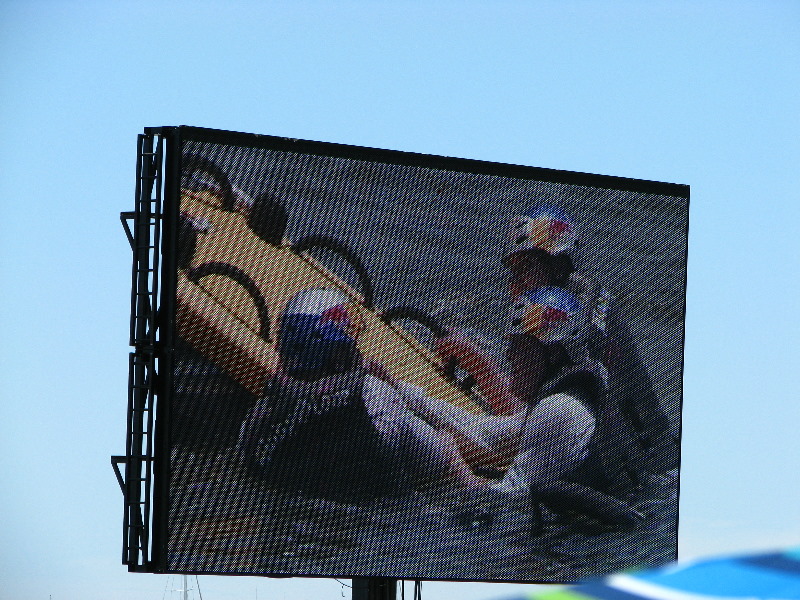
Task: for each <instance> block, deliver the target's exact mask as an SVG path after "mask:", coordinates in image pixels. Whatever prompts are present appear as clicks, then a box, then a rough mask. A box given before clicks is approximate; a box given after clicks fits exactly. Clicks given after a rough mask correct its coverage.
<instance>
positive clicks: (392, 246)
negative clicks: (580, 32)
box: [153, 127, 688, 582]
mask: <svg viewBox="0 0 800 600" xmlns="http://www.w3.org/2000/svg"><path fill="white" fill-rule="evenodd" d="M172 131H173V134H174V135H173V137H168V138H167V152H166V156H167V159H166V161H167V165H168V166H167V169H166V179H165V182H164V190H165V204H164V211H163V213H164V247H163V249H162V254H163V261H162V264H163V270H162V273H161V277H162V279H161V285H162V287H163V291H162V293H163V294H164V298H165V300H164V301H163V302H162V308H164V309H165V310H167V311H168V314H167V315H165V318H163V319H162V321H161V322H162V323H169V326H168V327H167V326H166V325H165V327H167V329H165V333H164V334H163V335H162V337H161V345H160V346H159V349H158V352H159V353H160V354H159V356H160V357H161V366H162V371H163V370H164V369H168V373H166V374H164V373H163V372H162V375H165V376H163V377H161V378H159V381H160V382H163V383H162V384H161V385H162V387H161V388H159V389H158V390H157V392H158V412H157V419H156V424H155V431H156V436H157V437H156V441H157V443H156V452H155V461H156V465H157V466H156V471H155V477H156V496H155V500H154V504H153V507H154V508H153V510H154V518H153V519H154V523H155V524H156V529H157V532H156V533H155V537H156V539H157V541H158V543H157V548H156V550H154V558H156V559H157V561H156V563H155V564H157V565H160V566H159V568H160V569H161V570H164V571H168V572H191V573H207V574H247V575H273V576H274V575H278V576H281V575H283V576H311V577H347V578H350V577H391V578H399V579H425V580H454V581H462V580H463V581H508V582H570V581H574V580H576V579H578V578H585V577H588V576H593V575H599V574H604V573H608V572H610V571H616V570H619V569H625V568H633V567H637V566H644V565H648V566H650V565H657V564H661V563H664V562H667V561H669V560H673V559H674V558H675V557H676V548H677V524H678V518H677V516H678V515H677V509H678V473H679V459H680V407H681V378H682V363H683V327H684V305H685V300H684V299H685V272H686V253H687V230H688V187H687V186H681V185H675V184H666V183H655V182H648V181H640V180H633V179H623V178H616V177H605V176H597V175H586V174H580V173H570V172H564V171H554V170H549V169H536V168H531V167H519V166H512V165H504V164H495V163H486V162H479V161H470V160H461V159H452V158H442V157H433V156H424V155H417V154H409V153H402V152H392V151H385V150H373V149H367V148H357V147H352V146H341V145H334V144H324V143H316V142H303V141H297V140H289V139H285V138H274V137H269V136H256V135H247V134H233V133H229V132H222V131H214V130H205V129H197V128H187V127H181V128H174V130H172ZM169 165H172V167H171V168H170V166H169Z"/></svg>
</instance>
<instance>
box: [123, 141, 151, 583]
mask: <svg viewBox="0 0 800 600" xmlns="http://www.w3.org/2000/svg"><path fill="white" fill-rule="evenodd" d="M163 147H164V143H163V138H162V137H160V136H157V135H155V134H145V135H140V136H139V138H138V153H137V162H136V205H135V210H134V211H133V212H123V213H121V214H120V220H121V221H122V224H123V227H124V229H125V234H126V235H127V237H128V241H129V242H130V243H131V248H132V250H133V272H132V293H131V324H130V340H129V343H130V345H131V346H133V348H134V351H133V352H131V353H130V357H129V374H128V378H129V381H128V431H127V441H126V447H125V456H124V457H116V456H115V457H112V459H111V462H112V466H113V467H114V472H115V474H116V475H117V480H118V481H119V483H120V486H121V487H122V489H123V494H124V497H125V517H124V522H123V528H124V534H123V539H124V544H123V550H122V562H123V564H127V565H128V569H129V570H131V571H140V570H144V569H145V567H146V565H147V564H148V562H149V560H150V530H151V499H152V474H153V426H154V414H155V412H154V409H155V400H156V387H155V381H156V377H157V370H158V359H157V356H156V346H157V344H158V324H157V323H156V315H157V314H158V302H159V296H158V283H159V259H160V243H161V219H162V179H163V177H162V175H163V169H162V165H163ZM129 221H132V222H133V229H132V230H131V227H130V226H129ZM120 464H124V465H125V470H124V477H123V476H122V474H121V473H120V470H119V466H118V465H120Z"/></svg>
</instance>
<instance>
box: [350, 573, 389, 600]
mask: <svg viewBox="0 0 800 600" xmlns="http://www.w3.org/2000/svg"><path fill="white" fill-rule="evenodd" d="M352 599H353V600H397V579H391V578H389V577H358V578H354V579H353V595H352Z"/></svg>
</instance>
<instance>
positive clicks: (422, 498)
mask: <svg viewBox="0 0 800 600" xmlns="http://www.w3.org/2000/svg"><path fill="white" fill-rule="evenodd" d="M193 149H194V150H195V151H196V150H198V149H199V146H196V147H194V148H193ZM204 150H206V151H207V150H209V148H205V149H204ZM215 150H218V149H216V148H215ZM248 152H249V151H248ZM255 155H258V156H259V157H260V159H261V162H260V163H259V164H258V166H256V167H253V168H246V167H244V166H243V165H244V162H243V157H246V156H247V154H246V153H243V152H242V151H241V150H240V151H238V152H234V151H232V150H230V149H228V150H222V151H220V153H219V154H218V155H217V160H218V162H219V163H220V164H221V165H224V166H225V167H226V168H227V169H228V170H229V173H230V175H231V178H232V180H233V182H234V184H235V185H237V186H239V187H240V188H242V189H244V190H245V191H247V192H248V193H250V194H251V195H253V196H256V195H259V194H260V193H262V192H264V191H269V192H270V193H272V194H274V195H275V196H277V197H279V198H280V199H282V200H283V201H284V202H285V203H286V205H287V206H288V207H289V209H290V226H289V231H288V232H287V235H288V236H289V237H290V238H291V239H298V238H300V237H302V236H305V235H309V234H324V235H331V236H334V237H336V238H337V239H340V240H343V241H345V242H346V243H347V244H348V245H349V246H350V247H351V248H352V249H353V250H354V252H355V253H356V254H357V255H358V256H360V257H361V259H362V260H363V261H364V263H365V264H366V266H367V269H368V271H369V272H370V274H371V276H372V279H373V283H374V286H375V289H376V297H377V300H376V305H377V306H378V307H379V308H383V309H386V308H389V307H391V306H398V305H411V306H415V307H418V308H422V309H424V310H426V311H428V312H429V313H433V314H436V315H437V316H438V317H439V318H440V319H441V320H442V321H444V322H445V324H447V325H450V326H455V327H460V328H467V329H469V330H471V331H473V332H474V333H475V334H476V335H480V336H483V337H484V338H485V339H487V340H489V344H490V345H491V344H492V343H493V342H492V340H497V341H496V342H494V343H495V345H501V344H502V342H501V341H499V340H501V336H502V334H503V333H504V332H505V331H506V329H507V327H508V323H507V311H508V304H509V300H508V293H507V284H506V281H505V275H504V272H503V269H502V267H501V265H500V257H501V256H502V254H503V252H504V248H505V228H506V224H507V223H508V222H509V221H510V218H511V216H512V215H514V214H517V213H518V212H521V211H524V210H525V209H526V208H528V207H530V206H531V205H533V204H535V203H537V202H549V203H553V204H558V205H560V206H562V207H563V208H565V209H566V210H567V211H568V212H569V213H570V214H571V215H572V216H573V218H574V219H575V220H576V221H577V223H578V225H579V229H580V238H581V247H580V250H579V252H578V253H577V262H578V267H579V269H580V270H582V271H584V272H585V273H587V274H589V275H591V276H592V277H593V278H594V279H596V280H598V281H599V282H601V283H602V284H603V285H605V286H606V287H607V288H608V289H609V290H610V291H611V292H612V294H613V296H614V298H615V309H616V310H617V311H618V313H619V314H621V315H624V321H625V324H626V327H627V329H628V331H629V334H630V339H631V340H632V344H633V346H632V348H631V351H632V352H633V353H634V354H635V355H637V356H638V357H639V359H640V363H639V364H640V365H641V367H642V369H641V372H642V374H643V377H644V379H645V380H646V381H644V384H646V385H647V386H650V385H652V390H654V392H655V396H656V398H657V402H658V403H659V404H660V406H661V407H662V409H663V411H664V413H666V414H667V415H668V417H669V420H670V423H671V428H672V431H671V435H672V436H674V437H676V438H677V437H678V436H679V425H680V420H679V417H680V401H681V365H682V339H683V307H684V300H683V294H684V289H683V286H684V278H685V264H684V260H685V249H686V246H685V244H686V206H685V204H684V201H683V200H681V199H676V198H670V197H663V196H655V195H651V194H643V193H634V192H623V191H614V190H600V189H596V188H587V187H581V186H570V185H564V184H555V183H546V182H540V181H533V180H530V181H528V180H513V179H508V178H503V177H497V176H491V175H480V174H470V173H440V172H435V171H432V170H428V169H424V168H418V167H396V166H390V165H383V164H380V163H366V162H357V161H348V160H344V159H335V158H325V157H312V158H305V159H303V161H304V167H303V169H304V170H302V171H298V170H297V169H294V170H291V169H290V165H289V162H290V160H289V159H291V160H295V158H296V157H294V158H293V157H287V156H286V155H283V154H280V153H274V152H268V151H263V150H259V151H256V152H255V153H254V154H253V156H255ZM325 260H328V259H327V258H326V259H325ZM337 260H338V259H336V258H335V257H334V258H332V259H330V263H329V264H330V265H331V266H332V267H333V268H335V269H337V272H341V273H342V275H343V276H344V277H345V278H346V279H348V280H350V281H352V282H353V284H354V285H357V281H356V279H355V278H353V277H352V276H351V275H350V274H349V273H348V267H347V265H346V263H343V262H342V261H338V262H337ZM495 350H498V351H499V350H500V348H495ZM192 359H193V360H194V359H196V357H192ZM206 367H210V366H209V365H206ZM199 369H200V371H202V370H203V366H202V365H201V366H200V367H199ZM216 376H217V377H218V378H219V375H218V374H217V375H216ZM186 382H187V383H190V382H191V376H190V377H189V378H187V379H186ZM204 385H207V384H204ZM212 387H213V386H212ZM217 387H218V389H219V390H223V391H221V392H218V393H217V395H216V396H215V392H214V391H213V390H212V391H210V392H208V393H206V394H201V396H202V398H201V397H198V398H197V401H199V402H203V403H207V404H209V405H210V404H213V403H214V402H217V403H222V404H226V405H228V404H230V405H236V406H239V407H240V409H237V411H234V412H230V411H228V412H227V413H225V414H226V416H225V417H224V418H225V419H227V420H228V423H227V426H226V427H223V429H225V430H226V431H227V437H226V436H222V437H219V436H218V437H217V438H215V439H217V442H216V443H213V444H206V445H203V444H200V445H197V444H195V445H192V444H180V445H178V446H176V447H175V448H174V449H173V453H172V469H173V470H172V479H171V505H170V506H171V509H170V523H171V525H170V526H171V528H172V530H173V533H172V536H171V537H170V540H169V568H170V569H173V570H179V571H180V570H189V571H201V572H238V573H271V574H281V573H287V574H288V573H298V572H300V573H305V574H309V575H320V576H343V577H348V576H361V575H363V576H366V575H382V576H389V577H391V576H395V577H403V578H409V579H412V578H434V579H455V580H458V579H464V580H470V579H479V580H496V581H526V580H534V581H570V580H574V579H575V578H578V577H586V576H589V575H593V574H597V573H604V572H608V571H612V570H618V569H621V568H630V567H633V566H639V565H654V564H660V563H663V562H665V561H668V560H671V559H672V558H674V552H675V544H676V540H677V487H678V486H677V483H678V481H677V471H676V470H672V471H669V472H668V473H667V474H665V475H661V476H656V475H653V476H650V477H648V478H647V479H646V480H645V481H644V482H643V483H642V487H641V489H638V490H636V491H635V492H634V493H633V494H631V495H630V496H628V497H627V498H626V500H627V501H629V502H630V503H631V504H632V505H633V506H634V507H635V508H636V509H637V510H638V511H639V512H641V513H642V514H643V515H644V517H645V518H644V519H643V521H642V522H641V524H639V525H638V526H636V527H634V528H632V529H628V530H624V529H621V528H617V529H611V530H604V529H603V528H602V527H601V526H600V525H599V524H598V523H596V522H592V520H591V519H587V518H585V517H581V516H578V515H567V516H565V515H557V514H555V513H553V512H551V511H550V510H549V509H547V508H546V507H545V508H544V509H543V512H542V522H543V524H544V525H543V529H542V530H540V531H537V532H535V533H534V534H532V527H531V518H532V517H531V515H532V507H531V504H530V501H529V500H528V498H527V497H525V496H520V497H510V498H506V499H505V501H504V502H502V503H500V502H497V501H496V500H492V499H491V498H479V497H478V498H473V499H472V500H471V501H470V502H466V503H465V502H464V499H463V498H461V497H449V496H448V495H447V493H446V492H443V491H442V490H429V491H422V492H420V491H417V492H409V493H408V494H406V495H404V496H399V497H382V498H378V499H372V500H362V501H359V502H357V503H348V502H336V501H331V500H329V499H321V498H313V497H307V496H304V495H303V494H300V493H297V492H287V491H284V490H281V489H280V488H279V487H277V486H274V485H268V484H266V483H265V482H264V481H261V480H258V479H257V478H254V477H252V476H251V475H250V474H248V473H247V472H245V471H244V470H243V468H242V467H241V466H240V465H239V464H238V463H237V461H235V460H234V459H233V458H232V452H231V442H232V437H233V436H235V433H236V431H237V430H238V424H239V423H240V419H241V418H243V417H242V416H243V411H244V409H245V408H246V405H247V403H248V402H252V399H247V398H246V397H244V396H242V394H241V392H237V393H238V395H236V394H235V393H234V392H232V391H231V390H229V389H228V390H227V391H225V390H226V385H225V384H221V385H219V386H217ZM243 398H244V400H243ZM229 400H230V402H228V401H229ZM189 412H192V411H191V410H190V411H189ZM220 414H221V413H220ZM198 426H199V427H202V425H198ZM208 427H209V429H213V428H214V427H215V426H214V425H213V422H211V421H209V425H208ZM217 428H219V427H217ZM472 514H476V515H488V516H487V517H485V518H483V519H471V518H470V515H472Z"/></svg>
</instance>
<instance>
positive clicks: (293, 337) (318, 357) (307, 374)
mask: <svg viewBox="0 0 800 600" xmlns="http://www.w3.org/2000/svg"><path fill="white" fill-rule="evenodd" d="M351 307H352V302H351V300H350V298H348V297H347V296H346V295H345V294H343V293H342V292H339V291H338V290H334V289H327V288H313V289H309V290H303V291H302V292H298V293H297V294H295V296H294V297H293V298H292V299H291V300H290V301H289V303H288V305H287V306H286V310H285V312H284V314H283V317H282V318H281V323H280V334H279V336H278V347H277V349H278V354H279V355H280V357H281V360H282V365H283V370H284V371H285V372H286V373H288V374H289V375H292V376H294V377H297V378H300V379H316V378H319V377H324V376H327V375H334V374H336V373H343V372H346V371H349V370H350V369H352V368H353V367H354V366H355V365H356V363H357V360H358V358H359V356H360V355H359V352H358V348H357V347H356V342H355V338H354V337H353V336H354V333H355V331H354V330H355V326H354V321H353V319H352V316H353V315H352V314H351V312H352V308H351Z"/></svg>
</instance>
